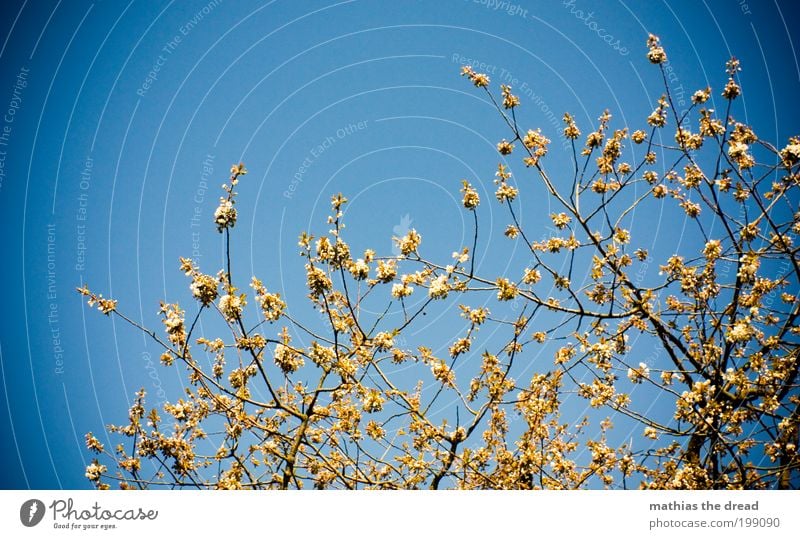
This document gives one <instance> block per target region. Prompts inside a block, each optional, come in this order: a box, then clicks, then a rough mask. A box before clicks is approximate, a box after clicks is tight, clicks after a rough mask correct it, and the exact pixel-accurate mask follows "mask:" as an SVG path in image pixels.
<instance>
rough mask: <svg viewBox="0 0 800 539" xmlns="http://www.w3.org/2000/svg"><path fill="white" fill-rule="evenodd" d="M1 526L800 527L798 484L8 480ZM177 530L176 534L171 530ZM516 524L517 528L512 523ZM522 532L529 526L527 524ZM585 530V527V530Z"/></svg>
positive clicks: (273, 529)
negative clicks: (293, 488) (178, 486)
mask: <svg viewBox="0 0 800 539" xmlns="http://www.w3.org/2000/svg"><path fill="white" fill-rule="evenodd" d="M0 498H1V499H2V504H1V506H2V514H1V516H0V518H2V521H1V522H0V525H2V535H3V536H4V537H14V538H26V537H67V536H69V537H83V536H86V535H89V536H93V537H94V536H97V537H108V538H115V539H116V538H126V537H131V538H133V537H136V538H137V539H140V538H141V537H142V536H143V535H144V536H154V537H173V536H175V537H179V536H181V535H183V536H186V535H187V534H191V536H192V537H232V535H231V534H232V533H234V532H242V531H249V532H255V533H258V534H259V536H262V537H310V536H317V535H321V536H322V537H324V538H325V539H334V538H338V537H347V538H349V539H352V538H353V537H362V536H364V537H367V536H373V537H380V538H381V539H384V538H388V539H393V538H408V537H462V538H465V539H466V538H472V537H485V538H490V537H512V536H513V537H520V536H521V537H531V538H533V537H547V536H550V535H551V534H557V535H554V536H557V537H564V536H568V537H584V536H586V537H614V538H615V539H617V538H627V537H631V538H637V539H638V538H642V537H674V536H681V537H702V538H703V539H707V538H713V537H721V538H725V539H731V538H736V537H747V538H748V539H751V538H753V537H758V538H759V539H761V538H771V537H797V536H798V533H800V494H798V492H794V491H792V492H776V491H768V492H754V491H746V492H707V491H694V492H679V491H668V492H634V491H627V492H624V491H609V492H605V491H579V492H552V491H551V492H507V491H505V492H503V491H492V492H474V491H473V492H456V491H442V492H429V491H417V492H409V491H405V492H402V491H399V492H363V491H361V492H188V491H182V492H164V491H150V492H110V491H106V492H97V491H52V490H39V491H0ZM173 534H174V535H173ZM512 534H513V535H512ZM520 534H521V535H520ZM584 534H586V535H584Z"/></svg>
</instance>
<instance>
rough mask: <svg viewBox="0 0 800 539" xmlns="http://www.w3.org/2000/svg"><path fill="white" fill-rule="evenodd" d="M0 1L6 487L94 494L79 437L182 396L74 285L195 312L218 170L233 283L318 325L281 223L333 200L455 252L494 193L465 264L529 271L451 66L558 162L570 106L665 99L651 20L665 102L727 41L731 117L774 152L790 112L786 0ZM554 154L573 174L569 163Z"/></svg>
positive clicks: (210, 254)
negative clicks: (481, 75) (737, 74)
mask: <svg viewBox="0 0 800 539" xmlns="http://www.w3.org/2000/svg"><path fill="white" fill-rule="evenodd" d="M0 10H2V16H0V69H1V70H2V79H0V115H2V116H0V124H1V125H0V152H2V153H0V159H2V160H1V161H0V165H1V166H2V168H0V182H1V183H0V215H2V221H3V249H2V258H3V261H2V264H0V268H2V269H0V271H2V277H3V278H2V283H3V285H4V287H5V289H4V294H3V299H2V305H3V308H2V317H3V320H2V325H0V359H1V360H2V361H1V364H2V369H1V370H0V382H2V394H3V399H2V404H0V429H2V433H3V434H2V436H0V452H2V462H3V467H2V472H0V487H3V488H26V487H33V488H86V487H88V486H89V483H88V482H87V481H86V480H85V478H84V477H83V467H84V466H85V463H86V461H87V459H88V458H90V457H89V455H88V454H87V452H86V450H85V446H84V444H83V435H84V434H85V433H86V432H87V431H90V430H91V431H94V432H95V433H96V434H98V435H100V434H101V433H103V430H104V428H103V427H104V425H107V424H109V423H114V422H123V421H124V419H125V417H126V415H127V414H126V409H127V407H128V405H129V403H130V401H131V397H132V395H133V393H134V392H135V391H136V390H137V389H138V388H140V387H145V388H146V389H147V390H148V393H149V395H150V396H151V401H150V402H151V404H157V403H158V402H159V401H160V400H163V399H164V398H166V399H167V400H176V399H177V398H178V397H179V396H180V394H181V391H182V389H181V388H182V387H183V380H184V377H183V373H182V370H181V369H180V368H178V367H173V368H166V367H162V366H160V365H159V364H158V355H159V351H158V350H157V349H156V348H155V347H154V346H153V344H152V343H149V342H147V341H146V340H145V339H144V338H143V337H142V335H140V334H138V333H137V332H136V331H134V330H133V329H131V328H129V327H126V326H124V325H122V324H120V323H119V322H113V321H109V320H108V319H106V318H105V317H103V316H102V315H100V314H99V313H97V312H96V311H90V310H89V309H88V308H86V307H85V304H84V302H83V301H82V298H80V297H79V296H78V295H77V294H76V293H75V292H74V289H75V287H76V286H78V285H80V284H81V283H84V282H88V283H89V284H90V285H91V287H92V288H93V289H95V290H96V291H98V292H102V293H104V294H105V295H109V296H112V297H114V298H115V299H118V300H119V302H120V307H121V309H122V310H124V311H125V312H127V313H129V314H130V315H131V316H132V317H133V318H136V319H141V320H143V321H145V323H146V324H147V325H149V326H152V327H156V328H157V327H158V326H159V325H160V324H159V322H158V317H157V315H156V311H157V308H158V301H159V300H160V299H162V298H163V299H168V300H170V301H181V302H182V303H183V304H185V305H186V306H187V311H191V309H193V308H194V306H193V305H192V303H191V301H190V298H189V292H188V288H187V283H186V280H185V277H184V276H183V275H182V274H181V273H180V272H178V264H177V258H178V256H191V257H194V258H195V259H196V260H197V261H198V262H199V264H200V265H201V267H202V269H203V270H204V271H207V272H209V273H215V272H216V271H217V270H218V269H219V268H220V267H221V262H222V251H221V242H220V236H219V234H217V232H216V230H215V228H214V226H213V224H212V214H213V212H214V209H215V208H216V205H217V202H218V197H219V194H220V192H221V191H220V190H219V184H220V183H222V182H223V181H224V180H225V179H226V177H227V174H228V168H229V166H230V164H231V163H233V162H238V161H240V160H241V161H244V162H245V163H246V165H247V168H248V169H249V171H250V173H249V174H248V175H247V176H245V177H244V179H243V181H242V183H241V184H240V186H239V189H238V191H239V193H240V197H239V204H238V209H239V222H238V224H237V225H236V228H235V229H234V231H235V234H234V248H235V249H236V257H235V260H234V277H235V278H236V279H238V281H239V282H240V283H241V285H242V286H244V285H245V281H249V277H250V275H252V274H256V275H258V276H259V277H260V278H261V279H262V280H263V281H264V282H265V283H266V284H267V286H268V287H269V288H270V289H271V290H276V291H280V292H281V293H282V294H283V295H284V296H285V297H286V298H287V301H288V302H289V304H290V309H292V312H293V313H294V314H297V316H298V317H301V318H306V319H309V318H314V316H315V314H314V313H313V311H312V310H311V308H310V307H309V306H308V302H307V300H305V294H306V291H305V285H304V282H305V275H304V273H303V271H302V260H301V259H299V257H298V256H297V246H296V239H297V235H298V233H299V232H300V231H301V230H313V231H314V232H316V233H318V234H319V233H321V232H322V233H324V232H325V230H327V225H326V224H325V217H326V216H327V215H328V211H329V197H330V195H331V194H333V193H336V192H339V191H341V192H344V193H345V194H346V195H347V196H348V197H349V198H350V200H351V204H350V205H349V206H348V210H347V214H346V220H347V223H348V228H347V233H348V234H349V236H348V237H349V240H350V241H351V244H352V247H353V249H354V250H355V251H357V252H361V251H363V249H365V248H367V247H372V248H374V249H375V250H376V251H378V252H379V253H382V254H391V250H392V243H391V240H390V238H391V236H392V235H397V234H399V233H404V232H405V230H407V228H409V227H411V228H415V229H417V230H418V231H420V232H421V233H422V235H423V248H424V249H425V250H426V251H425V252H427V253H430V254H436V255H441V256H444V257H446V256H448V255H449V253H450V252H452V251H454V250H457V249H459V248H460V247H461V246H464V245H468V244H469V243H470V239H471V230H472V229H471V222H470V220H469V219H468V218H469V217H471V216H469V215H468V214H466V212H464V211H463V209H462V208H461V207H460V197H459V195H458V189H459V187H460V180H461V179H462V178H467V179H469V180H470V181H471V182H472V183H473V184H475V185H477V186H478V188H479V191H480V193H481V197H482V200H483V204H482V206H481V209H482V213H481V227H482V230H483V231H485V232H483V235H482V237H481V239H482V246H481V248H482V250H483V251H482V252H483V253H484V256H483V257H482V258H481V257H479V258H478V268H479V273H485V274H488V275H499V274H501V273H502V272H503V271H504V269H505V268H506V267H514V268H519V267H520V264H522V265H523V266H522V267H524V264H525V263H526V258H525V256H526V255H525V254H524V253H522V252H520V251H519V250H514V249H513V248H510V247H508V245H509V244H508V242H507V240H504V239H503V237H502V230H503V229H504V228H505V225H506V224H507V220H508V219H507V216H506V215H505V213H504V212H500V211H497V210H498V208H497V205H496V204H492V203H493V202H494V201H493V195H492V192H493V188H492V184H491V180H492V177H493V174H494V170H495V167H496V165H497V163H498V158H499V156H498V155H497V153H496V151H495V149H494V145H495V144H496V143H497V141H498V140H500V138H502V137H504V136H508V133H507V131H506V130H505V129H504V125H503V124H502V122H501V121H500V118H499V117H498V116H497V114H496V113H495V112H494V111H493V110H492V108H491V107H490V106H489V105H488V104H487V101H486V100H485V98H484V97H483V96H482V95H481V93H480V92H477V91H476V90H475V89H474V88H472V87H471V86H470V85H469V83H468V81H466V80H465V79H463V78H462V77H460V76H459V68H460V66H461V64H462V63H467V62H469V63H471V64H473V65H475V66H476V68H479V69H481V67H480V65H479V64H485V65H484V66H483V67H482V70H484V71H487V72H488V73H489V75H490V76H491V78H492V80H493V83H498V84H499V83H501V82H506V83H509V84H511V83H512V82H513V86H514V89H515V91H516V92H517V93H519V94H520V97H521V100H522V107H521V109H520V116H521V118H522V120H521V123H522V124H523V126H524V127H526V128H527V127H541V128H542V130H543V132H544V133H545V134H546V135H547V136H549V137H550V138H551V139H553V141H554V143H553V147H552V149H551V154H550V155H548V158H547V159H548V160H549V161H553V162H554V163H558V162H559V156H560V157H565V156H567V154H566V153H564V152H563V151H562V149H561V147H560V143H559V136H560V132H561V123H560V118H561V115H562V114H563V112H565V111H571V112H572V113H573V114H574V116H575V117H576V120H577V121H578V123H579V125H580V126H581V128H582V130H583V131H584V132H587V131H588V130H589V127H590V126H593V125H594V124H595V122H596V119H597V117H598V116H599V114H600V113H601V112H602V111H603V109H605V108H609V109H610V110H611V113H612V114H613V115H614V121H615V122H616V121H619V122H620V123H617V124H613V125H614V126H616V127H620V126H621V125H622V123H625V124H629V125H631V126H632V127H634V128H636V127H641V126H642V125H643V124H644V117H645V116H646V115H647V114H649V112H650V111H651V110H652V108H653V104H654V103H655V100H656V99H657V98H658V96H659V95H660V94H661V86H660V85H661V81H660V75H659V73H658V70H657V69H656V68H654V67H653V66H651V65H650V64H649V63H648V62H647V60H646V58H645V52H646V46H645V41H646V38H647V35H648V33H650V32H652V33H655V34H658V35H659V36H660V37H661V39H662V42H663V44H664V45H665V47H666V48H667V52H668V55H669V59H670V67H671V68H672V69H673V73H674V78H673V79H671V81H670V85H671V90H672V92H673V95H674V96H678V95H681V94H682V93H683V94H682V95H684V99H685V100H686V101H687V102H688V99H689V96H690V95H691V93H692V92H694V90H696V89H698V88H704V87H705V86H707V85H711V86H712V87H713V88H714V89H715V92H714V94H715V95H718V94H719V91H718V90H719V89H720V88H721V87H722V86H723V85H724V80H725V75H724V71H723V70H724V63H725V61H726V60H727V59H728V58H729V57H730V56H731V55H735V56H737V57H738V58H740V59H741V61H742V66H743V70H742V72H741V81H742V86H743V90H744V98H743V99H742V101H741V102H740V103H738V104H737V105H738V106H739V111H738V113H737V116H739V117H741V119H742V120H745V121H747V122H749V123H751V124H752V125H754V126H755V128H756V131H757V132H758V133H759V134H760V135H761V136H762V137H763V138H767V139H769V140H773V141H776V142H777V143H778V144H783V143H784V142H785V140H786V138H787V137H788V136H791V135H796V134H797V133H798V127H800V122H798V119H800V108H798V105H797V96H798V90H800V68H798V59H797V51H796V49H798V38H797V30H796V21H797V20H798V19H797V17H798V9H797V4H796V3H795V2H791V1H786V2H756V1H751V2H749V3H746V2H739V1H736V0H718V1H707V2H699V1H694V0H691V1H690V0H686V1H674V2H664V1H647V2H634V1H626V2H623V1H621V0H619V1H609V2H590V1H589V0H574V1H567V2H562V1H554V2H545V1H533V0H521V1H519V2H503V3H502V6H501V3H499V2H495V1H493V0H492V1H488V0H481V1H475V0H425V1H423V0H418V1H412V0H399V1H388V0H386V1H384V0H350V1H341V2H335V1H331V0H324V1H323V0H313V1H302V2H301V1H293V0H274V1H269V2H268V1H264V2H255V1H233V0H212V1H208V0H192V1H180V2H178V1H172V2H167V1H141V2H139V1H130V2H128V1H111V0H97V1H94V2H91V1H85V0H84V1H61V0H59V1H43V0H36V1H33V0H26V1H20V0H5V1H4V2H2V6H0ZM716 99H718V98H716ZM779 109H780V110H779ZM562 161H563V159H562ZM567 163H568V162H567ZM517 169H519V171H518V172H519V178H518V183H523V180H522V178H523V177H524V174H525V172H524V170H523V169H522V167H515V168H514V169H513V170H514V171H515V172H517ZM553 170H554V174H555V177H556V181H558V178H559V173H563V174H562V177H563V178H564V180H563V181H567V177H566V175H565V174H566V173H568V170H569V169H568V167H567V168H562V169H559V167H558V165H553ZM530 184H531V185H524V186H522V189H523V195H527V196H526V197H524V200H523V204H522V206H521V208H520V212H521V214H522V219H523V220H525V222H526V223H527V224H528V225H529V226H530V227H531V228H532V229H534V230H537V227H538V228H540V229H541V230H542V233H544V232H545V229H544V228H543V227H545V226H546V224H547V217H546V216H547V214H548V213H549V212H550V210H551V208H550V207H549V206H548V202H547V199H546V197H544V196H542V192H541V190H539V191H536V190H535V189H534V188H533V187H532V185H533V180H531V181H530ZM526 190H527V191H526ZM682 226H683V225H682V221H680V220H676V219H673V218H670V217H667V216H664V215H662V214H658V213H654V214H647V215H644V214H639V215H636V216H635V219H634V223H633V225H632V229H633V231H634V242H636V239H637V237H636V234H637V231H642V232H641V234H642V235H641V236H639V240H640V241H641V242H643V243H644V244H646V246H649V247H651V248H653V249H655V250H656V253H658V252H660V251H659V248H660V247H659V246H662V247H663V248H665V249H666V248H667V247H664V246H669V247H668V248H672V246H675V245H678V244H680V243H681V242H691V241H692V238H683V237H682V236H681V230H682ZM537 234H538V232H537ZM501 242H505V243H502V245H503V246H504V247H503V248H502V249H499V248H497V247H495V246H496V245H499V244H500V243H501ZM48 255H49V258H48ZM441 256H440V258H439V260H440V261H444V260H443V259H442V258H441ZM647 271H648V272H650V273H651V275H654V274H655V273H656V272H657V265H656V264H652V267H650V268H649V269H648V270H647ZM428 316H429V320H427V321H426V322H424V323H423V324H422V325H421V326H420V327H419V328H418V330H417V333H415V334H414V336H415V337H416V338H419V339H420V342H424V341H425V339H426V338H427V337H433V338H434V339H436V338H437V336H438V340H437V342H441V343H442V344H443V345H445V344H446V338H445V339H443V338H442V337H441V335H447V334H448V332H450V333H452V334H453V335H455V334H456V332H457V329H456V323H455V322H453V321H452V320H448V319H447V318H446V317H444V316H442V317H438V315H437V313H435V312H431V313H429V315H428ZM272 329H273V330H276V331H277V328H272ZM408 344H409V346H411V345H413V344H414V343H413V342H409V343H408ZM648 353H649V352H647V351H645V352H642V354H643V355H645V356H646V355H647V354H648ZM160 390H163V393H162V394H161V395H162V397H161V399H160V398H159V391H160ZM580 406H581V407H583V406H585V403H581V404H580ZM578 411H579V412H580V409H579V410H578ZM101 439H103V440H104V441H105V440H106V438H105V435H103V436H101Z"/></svg>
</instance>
